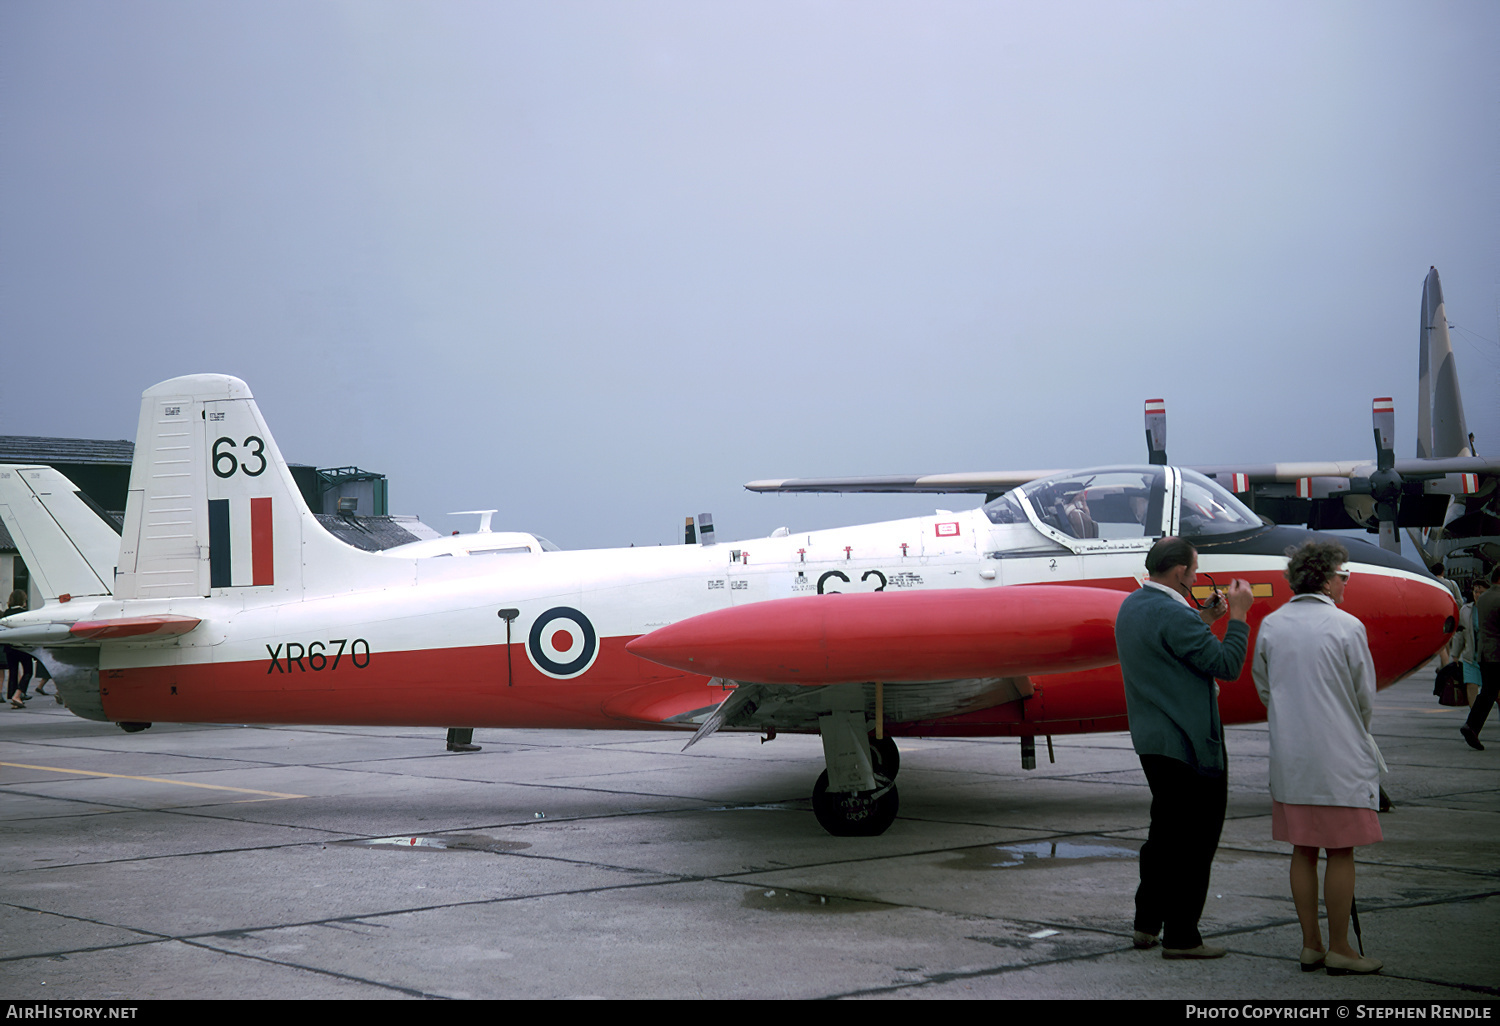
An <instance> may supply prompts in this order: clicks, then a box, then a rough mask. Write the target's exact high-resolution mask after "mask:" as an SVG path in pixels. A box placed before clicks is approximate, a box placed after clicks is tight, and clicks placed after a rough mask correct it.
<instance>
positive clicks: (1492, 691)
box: [1464, 585, 1500, 734]
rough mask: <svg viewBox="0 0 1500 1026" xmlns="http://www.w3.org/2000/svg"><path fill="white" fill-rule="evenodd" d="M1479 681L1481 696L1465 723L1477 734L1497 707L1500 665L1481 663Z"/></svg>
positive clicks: (1499, 692)
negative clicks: (1492, 710) (1491, 711)
mask: <svg viewBox="0 0 1500 1026" xmlns="http://www.w3.org/2000/svg"><path fill="white" fill-rule="evenodd" d="M1497 587H1500V585H1497ZM1479 679H1480V682H1481V683H1480V685H1479V694H1478V696H1477V697H1476V698H1475V699H1474V708H1472V709H1470V710H1469V718H1468V719H1466V720H1465V721H1464V723H1465V724H1466V725H1467V726H1468V728H1469V729H1470V730H1472V731H1473V732H1474V733H1475V734H1478V733H1479V732H1480V731H1481V730H1483V729H1484V721H1485V720H1487V719H1489V718H1490V710H1491V709H1493V708H1494V707H1495V698H1496V696H1497V695H1500V663H1486V662H1481V663H1480V664H1479Z"/></svg>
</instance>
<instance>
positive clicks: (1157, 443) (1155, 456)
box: [1146, 399, 1167, 465]
mask: <svg viewBox="0 0 1500 1026" xmlns="http://www.w3.org/2000/svg"><path fill="white" fill-rule="evenodd" d="M1146 452H1147V453H1148V454H1149V456H1150V459H1151V462H1152V463H1155V464H1160V465H1165V464H1166V462H1167V403H1166V400H1164V399H1147V400H1146Z"/></svg>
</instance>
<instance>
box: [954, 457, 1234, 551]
mask: <svg viewBox="0 0 1500 1026" xmlns="http://www.w3.org/2000/svg"><path fill="white" fill-rule="evenodd" d="M1169 469H1170V470H1171V472H1170V473H1169ZM1169 489H1171V490H1172V492H1173V495H1172V498H1171V500H1169V499H1168V490H1169ZM1022 497H1024V498H1025V503H1024V504H1023V503H1022V502H1021V501H1020V500H1021V498H1022ZM1168 501H1172V502H1175V503H1176V511H1177V514H1178V516H1177V525H1176V533H1178V534H1180V535H1181V536H1182V537H1184V538H1194V537H1200V536H1203V535H1216V534H1233V533H1237V532H1240V531H1249V530H1253V529H1255V528H1258V527H1260V526H1261V520H1260V518H1259V517H1257V516H1256V515H1255V514H1254V513H1252V512H1251V511H1250V510H1249V509H1248V508H1247V507H1246V506H1245V505H1244V504H1243V503H1241V502H1240V501H1239V500H1238V499H1236V498H1235V497H1234V496H1233V495H1231V494H1230V493H1229V492H1228V491H1227V490H1225V489H1224V487H1223V486H1222V485H1219V484H1217V483H1216V482H1214V481H1212V480H1210V479H1209V478H1207V477H1204V476H1203V475H1202V474H1200V473H1198V472H1197V471H1194V470H1185V469H1181V468H1167V467H1163V466H1155V465H1151V466H1137V467H1103V468H1098V469H1094V470H1080V471H1071V472H1069V473H1066V474H1056V475H1054V476H1052V477H1044V478H1041V479H1040V480H1036V481H1032V482H1030V483H1029V484H1025V485H1022V486H1021V487H1020V488H1017V489H1014V490H1012V491H1009V492H1007V493H1005V494H1004V495H1002V496H1000V497H999V498H997V499H995V500H993V501H992V502H989V503H986V504H985V507H984V512H985V515H986V516H988V517H989V519H990V522H991V523H995V524H1023V523H1027V522H1033V523H1034V526H1038V527H1046V528H1050V529H1052V530H1053V531H1056V532H1058V533H1060V534H1063V535H1066V536H1067V537H1069V538H1077V539H1079V540H1086V539H1103V540H1128V539H1132V538H1158V537H1161V536H1162V535H1163V534H1165V533H1166V531H1167V528H1168V527H1169V525H1170V523H1171V518H1169V517H1165V516H1164V515H1163V513H1164V512H1165V510H1166V504H1167V502H1168ZM1028 506H1029V507H1030V509H1029V511H1028V510H1027V508H1026V507H1028ZM1028 512H1029V515H1028ZM1054 537H1056V536H1055V535H1054Z"/></svg>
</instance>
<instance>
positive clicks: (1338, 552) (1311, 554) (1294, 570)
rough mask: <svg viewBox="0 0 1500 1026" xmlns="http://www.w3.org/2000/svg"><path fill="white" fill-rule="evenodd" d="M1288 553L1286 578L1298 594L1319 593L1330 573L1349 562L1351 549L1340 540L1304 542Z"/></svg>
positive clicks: (1293, 590) (1288, 550) (1287, 551)
mask: <svg viewBox="0 0 1500 1026" xmlns="http://www.w3.org/2000/svg"><path fill="white" fill-rule="evenodd" d="M1286 555H1287V560H1288V562H1287V565H1286V579H1287V581H1288V582H1289V583H1290V584H1291V586H1292V592H1293V593H1294V594H1297V595H1317V594H1319V593H1320V592H1322V590H1323V586H1324V585H1325V584H1327V583H1328V577H1329V575H1330V574H1332V573H1333V572H1334V571H1335V570H1337V569H1338V568H1339V567H1341V566H1343V565H1344V564H1345V563H1347V562H1349V550H1348V549H1346V548H1344V547H1343V546H1342V545H1340V544H1339V543H1338V542H1323V541H1310V542H1303V543H1302V544H1301V545H1299V546H1297V547H1296V548H1291V549H1287V550H1286Z"/></svg>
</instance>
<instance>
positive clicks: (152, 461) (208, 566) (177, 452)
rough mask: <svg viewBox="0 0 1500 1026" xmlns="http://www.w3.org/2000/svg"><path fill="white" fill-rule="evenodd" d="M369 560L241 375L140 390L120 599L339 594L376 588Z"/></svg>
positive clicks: (181, 381) (171, 382)
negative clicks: (286, 451) (334, 519)
mask: <svg viewBox="0 0 1500 1026" xmlns="http://www.w3.org/2000/svg"><path fill="white" fill-rule="evenodd" d="M361 557H363V558H361ZM371 559H375V560H377V561H378V559H379V557H372V556H371V555H370V554H368V553H363V552H360V551H359V550H357V549H354V548H352V547H351V546H348V545H345V544H344V543H343V542H341V541H339V540H338V539H337V538H335V537H333V536H332V535H331V534H329V533H328V532H327V531H326V530H324V529H323V527H322V525H320V524H319V523H318V522H317V520H316V518H314V517H313V515H312V512H311V511H310V510H309V509H308V508H307V503H306V502H305V501H304V500H303V498H302V493H301V491H300V490H299V489H298V488H297V484H296V482H295V481H294V480H293V479H292V474H291V470H290V469H288V467H287V465H286V461H285V460H284V459H282V457H281V452H280V450H279V449H277V447H276V442H275V440H274V439H273V438H272V437H271V433H270V431H269V430H268V429H267V427H266V422H265V420H264V419H263V418H262V417H261V413H260V408H259V407H258V406H256V403H255V398H254V396H252V395H251V393H250V388H249V386H247V385H246V384H245V383H244V382H243V381H241V380H240V379H239V378H235V377H231V376H229V375H227V374H192V375H188V376H185V377H180V378H172V379H171V380H169V381H163V382H162V383H161V384H158V385H154V386H152V387H151V388H148V389H147V390H146V391H145V392H143V393H142V394H141V416H140V422H139V426H138V428H137V433H136V444H135V461H134V463H132V465H131V468H130V494H129V500H128V502H127V504H126V509H125V527H124V532H123V537H122V539H121V546H120V561H119V573H118V578H117V581H116V587H115V593H116V595H117V596H118V597H120V598H122V599H131V598H137V599H146V598H173V597H178V596H190V595H202V596H207V595H211V594H227V593H230V591H226V589H228V590H232V591H238V590H241V589H245V590H261V589H264V590H265V591H266V592H304V593H305V592H309V591H313V592H320V593H332V592H338V591H345V590H349V589H350V588H354V587H359V586H362V585H364V584H368V583H370V582H369V578H370V575H371V571H372V569H373V567H374V566H375V565H377V564H373V563H370V562H369V560H371Z"/></svg>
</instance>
